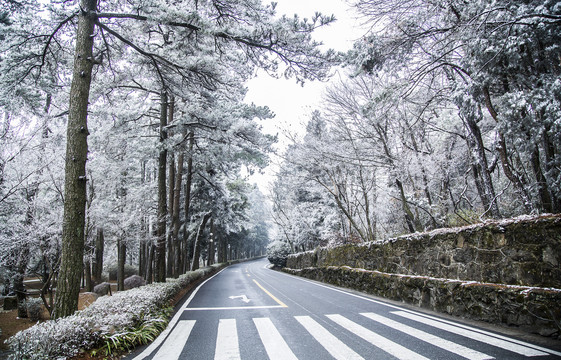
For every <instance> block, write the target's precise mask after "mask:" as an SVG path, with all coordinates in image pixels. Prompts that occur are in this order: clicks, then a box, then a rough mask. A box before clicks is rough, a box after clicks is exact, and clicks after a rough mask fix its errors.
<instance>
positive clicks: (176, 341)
mask: <svg viewBox="0 0 561 360" xmlns="http://www.w3.org/2000/svg"><path fill="white" fill-rule="evenodd" d="M195 322H196V321H195V320H181V321H179V322H178V323H177V326H176V327H175V328H174V329H173V331H172V332H171V334H170V335H169V336H168V338H167V341H166V342H164V344H163V345H162V347H161V348H160V350H158V352H157V353H156V355H155V356H154V357H153V358H152V360H160V359H161V360H173V359H179V355H181V352H182V351H183V347H184V346H185V343H186V342H187V339H188V338H189V335H190V334H191V330H193V326H195Z"/></svg>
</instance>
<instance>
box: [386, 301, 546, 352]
mask: <svg viewBox="0 0 561 360" xmlns="http://www.w3.org/2000/svg"><path fill="white" fill-rule="evenodd" d="M392 314H395V315H399V316H401V317H404V318H407V319H410V320H414V321H417V322H420V323H423V324H426V325H430V326H432V327H435V328H438V329H441V330H445V331H448V332H451V333H454V334H457V335H461V336H465V337H468V338H470V339H473V340H477V341H480V342H483V343H486V344H489V345H493V346H496V347H499V348H501V349H505V350H508V351H512V352H515V353H518V354H520V355H524V356H545V355H549V354H548V353H545V352H543V351H540V350H536V349H533V348H530V347H527V346H523V345H519V344H515V343H513V342H510V341H506V340H502V339H498V338H496V337H493V336H489V335H485V334H482V333H480V332H477V331H473V330H468V329H466V328H462V327H459V326H454V325H451V324H447V323H445V322H440V321H437V320H434V319H429V318H427V317H423V316H419V315H415V314H412V313H409V312H406V311H392Z"/></svg>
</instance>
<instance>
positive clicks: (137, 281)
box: [124, 275, 146, 289]
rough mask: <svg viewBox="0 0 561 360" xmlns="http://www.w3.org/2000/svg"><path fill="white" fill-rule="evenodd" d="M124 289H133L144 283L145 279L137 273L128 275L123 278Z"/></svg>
mask: <svg viewBox="0 0 561 360" xmlns="http://www.w3.org/2000/svg"><path fill="white" fill-rule="evenodd" d="M124 283H125V289H134V288H137V287H141V286H144V285H146V281H144V279H143V278H142V276H139V275H133V276H129V277H128V278H126V279H125V280H124Z"/></svg>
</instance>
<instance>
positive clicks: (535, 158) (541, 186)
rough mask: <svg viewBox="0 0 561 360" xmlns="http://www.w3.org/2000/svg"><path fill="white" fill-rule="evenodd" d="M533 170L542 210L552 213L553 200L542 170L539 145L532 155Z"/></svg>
mask: <svg viewBox="0 0 561 360" xmlns="http://www.w3.org/2000/svg"><path fill="white" fill-rule="evenodd" d="M531 163H532V170H533V172H534V176H535V177H536V185H537V187H538V194H539V198H540V210H541V211H543V212H548V213H551V212H553V201H552V199H551V196H550V194H549V191H547V183H546V180H545V176H544V175H543V172H542V167H541V162H540V151H539V149H538V147H537V146H535V147H534V150H533V151H532V156H531Z"/></svg>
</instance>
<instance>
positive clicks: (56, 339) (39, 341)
mask: <svg viewBox="0 0 561 360" xmlns="http://www.w3.org/2000/svg"><path fill="white" fill-rule="evenodd" d="M222 266H223V265H222V264H216V265H213V266H212V267H207V268H203V269H199V270H197V271H193V272H189V273H187V274H185V275H182V276H180V277H179V278H178V279H167V280H166V281H167V282H165V283H154V284H149V285H146V286H142V287H139V288H134V289H131V290H127V291H121V292H118V293H115V294H114V295H113V296H105V297H101V298H99V299H98V300H97V301H96V302H94V303H93V304H92V305H91V306H89V307H88V308H86V309H84V310H82V311H77V312H76V313H75V314H74V315H71V316H68V317H65V318H61V319H57V320H49V321H45V322H42V323H39V324H37V325H34V326H32V327H30V328H29V329H27V330H23V331H20V332H18V333H17V334H16V335H14V336H12V337H11V338H10V339H9V340H8V341H7V342H8V344H9V345H10V348H11V349H12V350H13V352H14V353H13V354H12V355H10V359H12V360H16V359H17V360H43V359H64V358H68V357H72V356H75V355H76V354H77V353H78V352H79V351H80V349H84V350H91V349H95V348H107V342H108V341H111V342H113V343H115V342H117V343H119V346H118V348H119V349H121V348H122V349H126V348H129V347H131V346H134V345H135V344H138V343H140V342H139V341H141V340H142V339H143V338H144V337H145V335H146V334H149V335H150V336H151V337H155V336H154V334H155V331H156V330H157V331H161V330H162V329H163V328H165V326H163V327H162V326H161V323H162V321H167V319H162V314H163V313H165V311H164V312H163V309H165V308H167V307H169V305H170V300H172V299H173V297H174V296H175V295H177V294H178V293H179V291H181V289H182V288H184V287H185V286H187V285H189V284H190V283H192V282H193V281H195V280H197V279H200V278H202V277H204V276H206V275H209V274H211V273H212V272H214V271H215V270H217V269H219V268H220V267H222ZM168 315H169V313H168ZM158 329H159V330H158ZM158 333H159V332H158ZM156 335H157V334H156ZM111 346H112V345H111ZM114 348H115V347H114V346H113V347H110V348H109V350H110V351H111V350H112V349H113V350H114Z"/></svg>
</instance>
